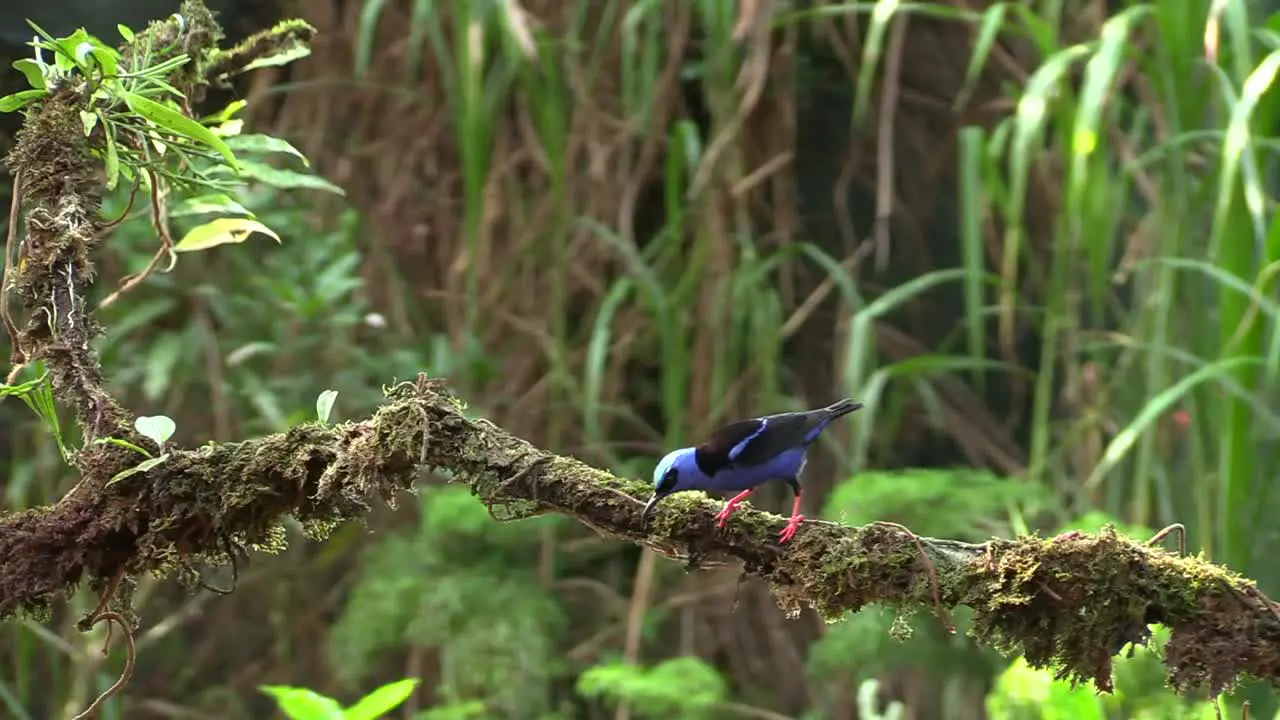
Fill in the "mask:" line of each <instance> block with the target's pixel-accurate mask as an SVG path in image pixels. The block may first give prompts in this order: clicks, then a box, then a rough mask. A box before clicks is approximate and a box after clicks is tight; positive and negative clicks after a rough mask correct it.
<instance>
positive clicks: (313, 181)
mask: <svg viewBox="0 0 1280 720" xmlns="http://www.w3.org/2000/svg"><path fill="white" fill-rule="evenodd" d="M239 169H240V174H241V175H243V176H245V177H249V178H252V179H254V180H257V181H258V182H261V183H264V184H267V185H270V186H271V187H274V188H278V189H280V190H324V191H325V192H331V193H334V194H336V195H346V191H345V190H343V189H342V188H340V187H338V186H337V185H334V184H333V183H331V182H329V181H328V180H325V179H324V178H322V177H319V176H316V175H308V174H306V173H300V172H296V171H294V170H281V169H279V168H274V167H271V166H270V165H267V164H266V163H260V162H254V161H253V160H241V161H240V168H239Z"/></svg>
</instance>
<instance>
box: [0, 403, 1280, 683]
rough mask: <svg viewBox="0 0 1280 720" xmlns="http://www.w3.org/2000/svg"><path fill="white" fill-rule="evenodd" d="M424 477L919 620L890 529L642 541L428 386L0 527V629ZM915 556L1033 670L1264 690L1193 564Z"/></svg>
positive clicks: (1262, 627) (786, 600) (1227, 600)
mask: <svg viewBox="0 0 1280 720" xmlns="http://www.w3.org/2000/svg"><path fill="white" fill-rule="evenodd" d="M96 457H97V459H98V460H100V461H101V465H100V466H94V467H92V468H91V470H90V471H91V473H92V474H93V475H95V476H98V477H102V476H107V475H109V474H113V473H114V472H117V471H118V470H120V469H123V468H122V467H120V466H119V465H118V462H119V458H118V457H115V456H109V455H106V454H103V455H101V456H96ZM426 470H443V471H448V472H449V473H451V474H452V476H453V477H454V478H456V479H457V480H459V481H461V482H465V483H467V484H468V485H469V486H470V487H471V488H472V491H473V492H474V493H475V494H476V495H477V496H479V497H480V499H481V500H482V501H483V502H485V503H486V504H488V505H489V506H490V507H491V508H492V509H493V510H494V512H495V515H498V514H502V513H505V514H507V515H508V516H511V517H521V516H527V515H530V514H536V513H542V512H559V513H563V514H566V515H569V516H572V517H574V518H575V519H577V520H579V521H580V522H583V523H585V524H587V525H589V526H591V527H593V528H595V529H596V530H598V531H600V532H602V533H605V534H607V535H610V536H613V537H619V538H625V539H628V540H631V541H633V542H637V543H640V544H644V545H647V546H649V547H650V548H652V549H655V550H657V551H659V552H662V553H663V554H666V555H668V556H671V557H674V558H680V559H685V558H688V557H689V556H690V555H692V556H694V557H696V558H698V560H697V563H698V564H708V563H721V562H727V561H731V560H735V559H736V560H740V561H742V562H743V563H744V564H745V566H746V569H747V570H748V572H751V573H754V574H757V575H759V576H760V577H762V578H764V579H766V580H767V581H769V582H770V583H771V584H772V586H773V590H774V595H775V597H776V598H777V600H778V602H779V603H780V605H781V606H782V607H783V608H784V609H788V610H798V609H799V608H800V607H802V606H812V607H814V608H816V609H817V611H818V612H820V613H821V614H823V615H824V616H828V617H832V616H838V615H840V614H842V613H845V612H850V611H857V610H859V609H860V608H862V607H863V606H865V605H867V604H868V603H874V602H878V603H886V604H890V605H894V606H899V607H918V608H921V609H928V608H930V607H931V606H932V605H933V589H932V585H931V582H930V580H929V575H928V573H927V572H926V571H925V568H924V565H923V563H922V560H921V557H920V555H919V551H918V550H917V548H916V546H915V543H914V541H913V539H912V538H911V537H909V536H907V535H906V534H905V533H903V532H902V531H900V530H895V529H893V528H890V527H886V526H879V525H875V526H868V527H846V526H843V525H839V524H836V523H829V522H822V521H810V522H807V523H805V525H804V526H803V527H802V529H801V532H800V533H799V535H797V536H796V538H795V540H793V541H792V542H791V543H788V544H787V545H785V546H778V545H777V544H775V538H776V536H777V532H778V530H779V529H780V528H781V527H782V525H783V524H784V522H785V521H784V520H783V518H781V517H779V516H777V515H772V514H767V513H760V512H756V511H753V510H744V511H743V512H742V513H740V514H739V515H735V516H734V519H733V520H731V521H730V523H729V526H728V527H727V528H726V529H725V530H723V531H721V530H719V529H718V528H717V527H716V523H715V521H714V515H715V513H716V511H717V510H718V508H719V504H718V503H716V502H712V501H710V500H709V499H706V498H702V497H700V496H698V495H686V496H684V497H681V498H672V500H673V502H672V503H671V504H670V505H664V506H663V507H662V509H661V510H660V512H659V513H658V515H657V516H656V520H655V522H653V523H652V525H650V526H649V527H643V526H642V525H641V523H640V509H641V507H642V504H643V499H644V498H645V497H646V496H647V493H648V487H647V486H646V485H645V484H643V483H640V482H636V481H631V480H626V479H622V478H617V477H613V476H612V475H609V474H608V473H605V472H602V471H599V470H596V469H594V468H591V467H589V466H587V465H584V464H582V463H580V462H578V461H576V460H574V459H572V458H566V457H559V456H554V455H549V454H547V453H544V452H542V451H541V450H539V449H537V448H535V447H533V446H532V445H530V444H529V443H527V442H525V441H523V440H521V439H519V438H516V437H514V436H512V435H510V434H508V433H506V432H504V431H503V430H501V429H500V428H498V427H496V426H494V425H492V424H491V423H488V422H487V421H484V420H472V419H469V418H467V417H466V416H465V415H464V414H463V412H462V410H461V409H460V405H459V403H458V402H457V401H456V400H455V399H454V398H453V397H452V396H451V395H450V394H449V393H448V392H447V390H446V389H445V388H444V387H443V385H442V384H440V383H439V382H435V381H428V380H425V379H420V380H419V381H418V382H417V383H411V384H409V383H407V384H403V385H401V386H399V387H397V388H395V389H394V390H393V391H392V392H391V394H390V397H389V399H388V402H387V404H386V405H385V406H384V407H383V408H382V409H380V410H379V411H378V412H377V413H376V414H375V415H374V416H373V417H372V418H370V419H368V420H366V421H363V422H358V423H348V424H344V425H338V426H332V427H321V426H316V425H305V426H300V427H297V428H294V429H293V430H290V431H289V432H287V433H281V434H276V435H269V436H266V437H263V438H259V439H256V440H250V441H246V442H242V443H237V444H228V445H218V446H208V447H205V448H201V449H198V450H189V451H179V452H175V453H174V454H173V458H172V459H171V460H170V462H167V463H165V464H164V465H161V466H160V467H159V468H157V469H155V470H153V471H151V472H149V473H147V474H146V475H145V477H139V476H135V477H134V478H130V479H129V480H126V481H125V482H122V483H118V484H116V485H114V486H112V487H111V488H110V489H108V490H106V491H103V492H101V493H99V494H97V495H92V496H89V495H85V496H83V497H80V496H74V495H73V496H71V497H69V498H67V499H65V500H64V501H63V502H62V503H59V504H58V505H56V506H54V507H51V508H45V509H40V510H34V511H28V512H26V513H21V514H18V515H13V516H10V517H7V518H4V519H2V520H0V557H2V558H6V560H4V561H3V562H2V563H0V615H9V614H11V613H12V612H13V611H15V610H17V609H20V608H22V609H28V610H31V609H39V608H42V607H44V606H46V605H47V603H48V602H49V601H50V600H51V599H53V598H54V597H56V596H57V595H58V594H60V593H63V592H66V591H68V590H70V589H71V588H72V587H73V586H74V584H75V583H76V582H77V581H79V580H81V579H83V578H85V577H88V578H91V579H96V580H97V582H98V583H101V582H103V581H104V580H105V579H108V578H111V577H114V576H115V575H116V573H118V572H120V571H121V570H124V571H125V572H127V573H139V572H144V571H152V572H167V571H170V570H172V569H173V568H175V567H185V566H187V565H188V564H189V563H191V562H193V561H194V560H196V559H200V560H206V561H208V560H213V561H221V562H225V561H226V560H227V558H228V556H229V555H228V553H229V550H233V549H235V548H243V547H246V546H248V547H255V546H258V547H262V546H265V547H276V546H278V544H279V538H280V533H281V531H280V527H281V526H280V523H281V521H282V520H283V519H284V518H285V517H286V516H288V515H292V516H294V517H297V518H298V519H300V520H302V521H303V522H304V523H308V524H310V525H312V526H316V527H331V526H332V525H333V524H334V523H336V522H342V521H346V520H351V519H358V518H360V517H361V516H362V515H363V514H364V513H365V512H366V510H367V509H368V506H369V503H370V502H371V501H373V500H374V499H381V500H384V501H393V500H394V499H395V498H396V496H397V494H398V493H400V492H404V491H408V490H410V489H411V488H412V487H413V484H414V482H415V481H416V479H417V478H418V477H419V475H420V473H422V472H423V471H426ZM504 508H506V510H505V511H504V510H503V509H504ZM922 541H923V543H924V546H925V548H926V551H927V552H928V554H929V557H930V559H931V561H932V563H933V565H934V566H935V567H936V569H937V574H938V577H939V582H940V585H941V600H942V603H943V604H944V605H946V606H956V605H968V606H969V607H971V608H973V609H974V610H975V626H974V629H973V631H972V632H973V634H974V636H975V637H976V638H977V639H978V640H979V641H982V642H985V643H988V644H991V645H993V646H995V647H996V648H998V649H1000V650H1001V651H1003V652H1006V653H1010V654H1025V655H1026V656H1027V658H1028V660H1029V661H1030V662H1031V663H1032V664H1034V665H1048V664H1053V665H1055V666H1056V667H1057V668H1058V669H1059V670H1060V672H1061V674H1062V675H1063V676H1066V677H1070V678H1073V679H1078V680H1091V681H1093V682H1095V683H1096V684H1097V685H1098V687H1100V688H1103V689H1107V688H1109V687H1110V682H1111V657H1112V656H1113V655H1114V654H1115V653H1117V652H1119V651H1120V650H1121V648H1122V647H1123V646H1124V645H1125V644H1126V643H1129V642H1141V641H1143V640H1144V639H1145V637H1146V625H1147V624H1148V623H1156V622H1159V623H1164V624H1165V625H1167V626H1169V627H1170V629H1171V630H1172V633H1173V635H1172V640H1171V642H1170V643H1169V645H1168V650H1167V652H1168V659H1167V661H1168V668H1169V676H1170V679H1171V681H1172V682H1173V683H1174V684H1175V686H1177V687H1179V688H1181V689H1190V688H1193V687H1208V688H1209V689H1211V690H1214V691H1218V690H1221V689H1224V688H1226V687H1228V686H1229V685H1230V684H1231V683H1233V682H1234V681H1235V680H1236V679H1237V678H1238V677H1239V676H1241V675H1243V674H1248V675H1253V676H1255V677H1259V678H1263V679H1265V680H1270V681H1272V682H1276V681H1277V680H1280V616H1278V615H1277V612H1276V609H1275V605H1274V604H1273V603H1272V602H1271V601H1270V600H1268V599H1266V598H1265V597H1263V596H1262V595H1261V594H1259V593H1258V592H1257V591H1256V589H1254V587H1253V585H1252V583H1250V582H1249V581H1248V580H1246V579H1244V578H1241V577H1239V576H1236V575H1233V574H1232V573H1230V572H1228V571H1226V570H1224V569H1222V568H1220V567H1218V566H1215V565H1213V564H1210V563H1208V562H1205V561H1204V560H1203V559H1200V558H1195V557H1178V556H1176V555H1175V554H1172V553H1169V552H1166V551H1164V550H1161V549H1158V548H1153V547H1148V546H1146V545H1144V544H1142V543H1140V542H1136V541H1134V540H1132V539H1130V538H1127V537H1125V536H1122V535H1120V534H1118V533H1116V532H1115V531H1114V530H1110V529H1107V530H1104V531H1102V532H1100V533H1098V534H1096V535H1088V534H1083V533H1069V534H1066V535H1062V536H1059V537H1057V538H1052V539H1044V538H1038V537H1024V538H1019V539H1016V540H992V541H990V542H987V543H981V544H969V543H960V542H955V541H949V540H934V539H928V538H922Z"/></svg>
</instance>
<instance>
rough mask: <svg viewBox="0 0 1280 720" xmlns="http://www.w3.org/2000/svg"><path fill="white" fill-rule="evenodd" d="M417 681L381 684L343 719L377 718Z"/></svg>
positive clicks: (415, 686) (352, 707) (406, 679)
mask: <svg viewBox="0 0 1280 720" xmlns="http://www.w3.org/2000/svg"><path fill="white" fill-rule="evenodd" d="M326 392H332V391H328V390H327V391H326ZM335 394H336V393H335ZM419 682H421V681H420V680H418V679H417V678H405V679H404V680H398V681H396V682H393V683H389V684H387V685H383V686H382V687H380V688H378V689H377V690H374V691H373V692H371V693H369V694H368V695H365V696H364V697H363V698H361V699H360V700H359V701H358V702H356V704H355V705H352V706H351V707H349V708H347V710H346V712H345V713H343V718H344V720H377V718H380V717H382V716H383V715H385V714H387V713H389V712H391V711H392V710H394V709H396V708H397V707H399V706H400V704H401V703H403V702H404V701H405V700H407V699H408V698H409V696H410V695H412V694H413V691H414V689H415V688H417V687H418V683H419Z"/></svg>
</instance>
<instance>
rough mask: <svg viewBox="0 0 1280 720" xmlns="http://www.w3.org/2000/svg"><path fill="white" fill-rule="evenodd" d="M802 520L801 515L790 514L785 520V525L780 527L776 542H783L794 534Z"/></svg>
mask: <svg viewBox="0 0 1280 720" xmlns="http://www.w3.org/2000/svg"><path fill="white" fill-rule="evenodd" d="M802 522H804V516H803V515H792V516H791V519H790V520H788V521H787V526H786V527H784V528H782V532H781V533H779V534H778V538H779V539H778V542H780V543H784V542H786V541H788V540H790V539H791V538H793V537H795V536H796V530H799V529H800V523H802Z"/></svg>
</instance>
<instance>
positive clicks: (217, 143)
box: [121, 91, 238, 168]
mask: <svg viewBox="0 0 1280 720" xmlns="http://www.w3.org/2000/svg"><path fill="white" fill-rule="evenodd" d="M121 95H122V96H123V97H124V102H125V104H126V105H128V106H129V109H130V110H132V111H134V112H135V113H137V114H139V115H141V116H142V117H144V118H146V119H148V120H150V121H151V122H153V123H155V124H156V125H158V126H160V127H161V128H164V129H165V130H168V131H169V132H171V133H173V134H174V135H182V136H184V137H188V138H191V139H192V140H195V141H197V142H202V143H204V144H205V145H208V146H209V147H211V148H213V149H214V150H217V151H218V152H219V153H220V154H221V155H222V157H224V158H226V160H227V164H229V165H230V166H231V167H232V168H237V167H238V163H237V162H236V156H235V153H233V152H231V148H229V147H227V144H226V143H225V142H223V141H222V138H220V137H218V136H217V135H214V134H213V131H212V130H210V129H209V128H207V127H205V126H203V125H201V124H200V123H198V122H196V121H195V120H192V119H191V118H189V117H187V116H186V115H183V114H182V113H180V112H178V111H177V110H174V109H173V108H171V107H169V106H168V105H163V104H161V103H158V102H156V101H155V100H152V99H151V98H147V97H143V96H141V95H138V94H137V93H131V92H128V91H122V92H121Z"/></svg>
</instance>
